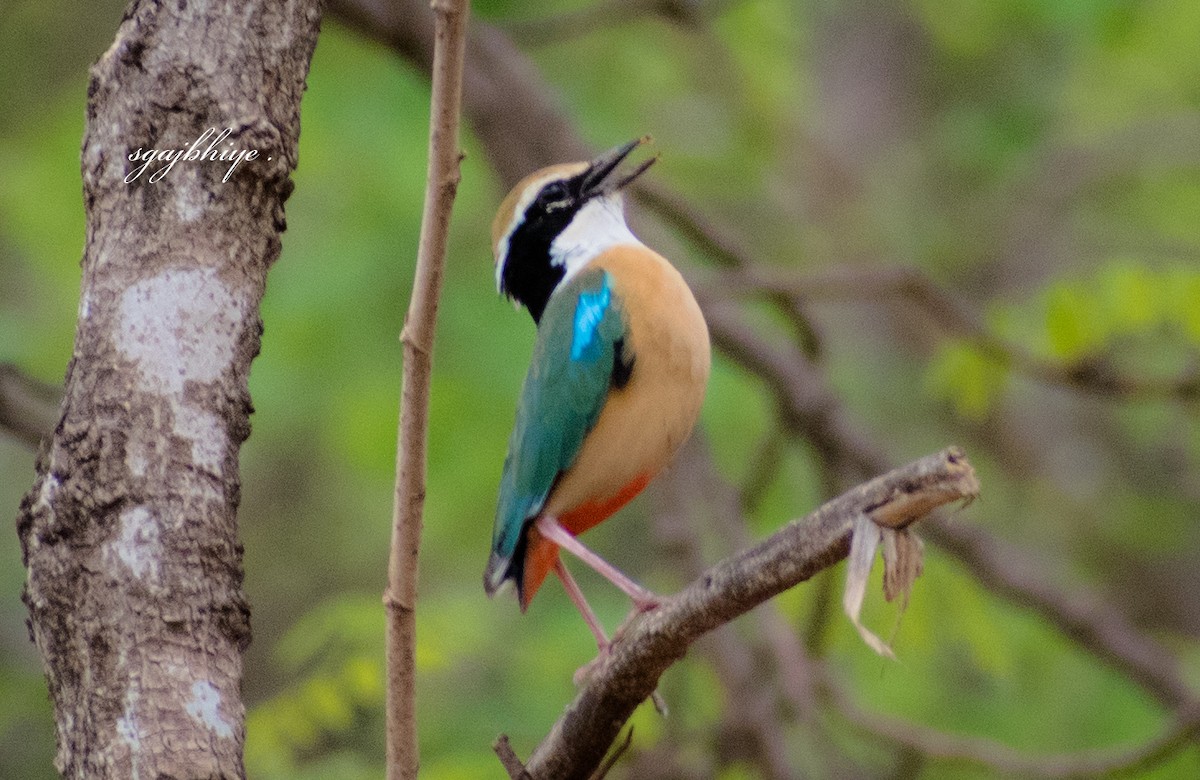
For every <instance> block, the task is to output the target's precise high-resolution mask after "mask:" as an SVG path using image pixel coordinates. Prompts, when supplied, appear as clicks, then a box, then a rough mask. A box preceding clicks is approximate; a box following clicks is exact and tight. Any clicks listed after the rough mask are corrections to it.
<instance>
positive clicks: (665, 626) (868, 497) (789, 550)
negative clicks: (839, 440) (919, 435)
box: [526, 448, 979, 780]
mask: <svg viewBox="0 0 1200 780" xmlns="http://www.w3.org/2000/svg"><path fill="white" fill-rule="evenodd" d="M978 491H979V483H978V481H977V480H976V478H975V473H974V471H973V469H972V468H971V466H970V464H969V463H968V462H967V460H966V458H965V457H964V456H963V454H962V452H961V451H959V450H958V449H956V448H950V449H947V450H944V451H943V452H940V453H937V454H935V455H930V456H927V457H925V458H922V459H920V460H917V461H914V462H913V463H910V464H908V465H907V466H904V467H902V468H900V469H896V470H894V471H892V472H889V473H887V474H884V475H883V476H881V477H877V478H875V479H873V480H871V481H870V482H867V483H864V484H862V485H860V486H858V487H856V488H854V489H852V490H850V491H849V492H847V493H845V494H843V495H842V496H840V497H838V498H836V499H834V500H833V501H830V502H828V503H826V504H825V505H823V506H822V507H821V508H819V509H817V510H816V511H815V512H813V513H812V514H810V515H808V516H807V517H805V518H803V519H801V520H797V521H793V522H792V523H789V524H788V525H787V526H785V527H784V528H782V529H781V530H780V531H778V532H776V533H775V534H774V535H772V536H771V537H769V538H768V539H766V540H765V541H763V542H761V543H760V544H758V545H757V546H755V547H752V548H750V549H747V550H743V551H741V552H739V553H736V554H735V555H733V556H730V557H728V558H726V559H724V560H722V561H721V562H719V563H717V564H716V565H715V566H713V567H711V568H710V569H708V571H707V572H705V573H704V574H703V575H702V576H700V577H699V578H697V579H696V580H695V581H693V582H692V584H690V585H688V586H687V587H686V588H684V589H683V590H682V591H680V592H679V593H677V594H676V595H674V596H671V597H668V598H667V599H665V600H664V601H663V603H662V604H661V605H660V606H659V607H658V608H657V609H655V610H653V611H652V612H648V613H643V614H640V615H636V616H635V617H634V618H633V619H632V620H631V621H630V622H629V623H627V624H626V625H625V626H624V627H623V629H622V630H621V631H620V632H618V633H619V634H620V639H619V640H618V641H617V642H615V643H614V645H613V647H612V651H611V653H610V654H609V655H608V656H606V657H605V658H603V659H602V660H601V662H600V663H599V664H598V666H597V667H596V669H595V671H594V672H593V673H592V676H591V677H590V678H589V679H588V681H587V683H586V684H585V686H584V687H583V688H582V689H581V690H580V692H579V694H578V695H577V696H576V698H575V701H574V702H573V703H572V704H571V705H570V706H569V707H568V708H567V711H566V713H565V714H564V715H563V716H562V718H560V719H559V721H558V722H557V723H556V724H555V725H554V727H553V728H552V729H551V731H550V734H549V735H548V736H547V737H546V739H545V740H544V741H543V742H542V743H541V744H540V745H539V746H538V747H537V749H536V750H535V751H534V753H533V755H532V756H531V757H530V759H529V761H528V762H527V764H526V769H527V770H528V771H529V774H530V775H532V776H533V777H535V778H556V780H557V779H559V778H562V779H563V780H569V779H570V778H580V779H582V778H586V777H588V775H589V774H590V773H591V772H592V771H593V770H594V769H595V767H596V766H597V765H599V763H600V761H601V760H602V759H603V757H604V754H605V752H607V750H608V747H609V745H610V744H612V741H613V740H614V739H615V738H616V737H617V734H618V733H619V731H620V729H621V727H622V725H623V724H624V723H625V721H626V720H627V719H628V718H629V716H630V715H631V714H632V713H633V711H634V709H635V708H636V707H637V706H638V705H639V704H640V703H641V702H643V701H645V700H646V699H647V698H648V697H649V696H650V694H651V693H653V692H654V690H655V688H656V687H657V685H658V680H659V678H660V677H661V676H662V674H663V672H665V671H666V670H667V669H668V668H669V667H670V666H671V665H672V664H674V663H675V662H676V661H678V660H679V659H681V658H682V657H683V656H684V654H685V653H686V652H687V649H688V647H689V646H690V645H691V644H692V642H694V641H695V640H696V639H697V638H699V637H700V636H702V635H704V634H706V633H708V632H709V631H711V630H712V629H714V628H716V627H717V626H720V625H723V624H725V623H728V622H729V621H731V620H733V619H734V618H735V617H738V616H739V615H742V614H744V613H746V612H748V611H749V610H751V609H753V608H754V607H756V606H758V605H759V604H761V603H763V602H764V601H766V600H767V599H770V598H772V597H773V596H776V595H778V594H779V593H782V592H783V591H784V590H787V589H788V588H791V587H793V586H795V585H796V584H798V583H800V582H803V581H804V580H806V579H808V578H809V577H811V576H812V575H814V574H816V573H817V572H818V571H821V570H822V569H825V568H827V567H829V566H832V565H833V564H834V563H837V562H838V561H840V560H841V559H842V558H844V557H845V556H846V554H847V552H848V551H849V548H850V533H851V528H852V526H853V524H854V520H855V518H856V517H858V516H860V515H862V514H864V513H865V514H867V515H868V516H870V517H872V518H876V517H879V518H884V517H886V518H889V522H892V521H893V520H894V519H895V515H896V513H897V512H906V511H907V509H906V508H908V507H912V506H922V507H924V506H934V505H938V504H945V503H951V502H955V501H959V500H962V499H966V498H970V497H973V496H975V495H977V493H978ZM907 519H908V520H909V521H910V522H911V521H915V520H916V519H918V518H917V517H909V518H907Z"/></svg>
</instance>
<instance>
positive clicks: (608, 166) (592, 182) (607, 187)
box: [583, 135, 658, 198]
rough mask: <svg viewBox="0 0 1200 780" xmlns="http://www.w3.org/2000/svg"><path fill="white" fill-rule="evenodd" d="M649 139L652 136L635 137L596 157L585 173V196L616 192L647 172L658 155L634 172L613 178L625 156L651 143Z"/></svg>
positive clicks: (591, 196)
mask: <svg viewBox="0 0 1200 780" xmlns="http://www.w3.org/2000/svg"><path fill="white" fill-rule="evenodd" d="M649 141H650V136H648V135H645V136H642V137H641V138H635V139H634V140H632V141H630V142H629V143H627V144H622V145H621V146H618V147H616V148H615V149H610V150H609V151H607V152H605V153H604V154H602V155H600V156H599V157H597V158H596V159H594V160H592V163H591V165H589V166H588V169H587V170H586V171H584V174H583V197H584V198H593V197H596V196H597V195H606V194H608V193H610V192H616V191H617V190H619V189H621V188H623V187H625V186H627V185H628V184H629V183H630V182H632V181H633V180H634V179H636V178H637V177H639V176H641V175H642V174H643V173H645V172H646V171H647V169H649V168H650V166H651V165H653V164H654V163H655V162H656V161H657V160H658V157H657V156H654V157H651V158H650V159H649V160H646V161H645V162H644V163H642V164H641V165H639V166H638V167H637V168H634V170H633V172H632V173H630V174H629V175H627V176H623V177H619V178H615V179H614V178H612V176H613V174H614V173H615V172H616V170H617V168H618V167H619V166H620V165H621V163H622V162H623V161H624V160H625V158H626V157H628V156H629V154H630V153H631V152H632V151H633V150H634V149H636V148H638V147H639V146H641V145H642V144H644V143H649Z"/></svg>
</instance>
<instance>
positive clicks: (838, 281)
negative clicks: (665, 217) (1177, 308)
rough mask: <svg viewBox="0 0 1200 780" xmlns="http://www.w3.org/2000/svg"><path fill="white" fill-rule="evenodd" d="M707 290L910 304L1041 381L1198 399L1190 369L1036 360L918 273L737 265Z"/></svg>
mask: <svg viewBox="0 0 1200 780" xmlns="http://www.w3.org/2000/svg"><path fill="white" fill-rule="evenodd" d="M723 245H724V244H722V246H723ZM711 288H712V289H713V290H720V291H721V294H722V295H730V294H735V295H736V294H741V295H746V294H757V295H762V296H766V297H768V298H769V299H771V300H779V299H781V298H782V299H784V300H791V301H810V300H813V299H825V300H830V299H833V300H836V299H843V300H844V299H850V300H863V299H870V298H877V299H888V298H890V299H897V300H901V301H904V302H907V303H910V304H911V305H913V306H915V307H916V308H917V309H919V310H920V311H921V312H923V313H924V314H925V315H926V316H928V317H930V318H931V319H932V320H933V321H934V322H935V323H936V324H937V325H938V326H939V327H940V328H942V329H943V330H944V331H945V332H947V333H949V334H952V335H955V336H958V337H959V338H962V339H964V340H966V341H968V342H969V343H970V344H972V345H973V346H974V347H975V348H976V349H978V350H979V351H980V352H982V353H983V354H984V356H986V357H987V358H989V359H991V360H993V361H996V362H997V363H1000V364H1001V365H1004V366H1007V367H1009V368H1011V369H1012V370H1014V371H1017V372H1019V373H1021V374H1024V375H1025V376H1027V377H1029V378H1031V379H1034V380H1036V381H1038V382H1041V383H1043V384H1049V385H1059V386H1062V387H1067V388H1070V389H1072V390H1076V391H1079V392H1082V393H1087V394H1089V395H1094V396H1097V397H1101V398H1114V399H1118V400H1164V399H1177V400H1184V401H1186V400H1192V399H1196V398H1200V374H1198V373H1196V372H1195V371H1192V372H1190V373H1185V374H1183V375H1181V376H1177V377H1154V376H1150V377H1146V376H1138V375H1135V374H1128V373H1125V374H1122V373H1120V372H1119V371H1118V369H1117V368H1116V367H1115V366H1114V365H1113V364H1112V362H1111V361H1110V360H1107V359H1105V357H1104V356H1103V355H1094V356H1089V357H1086V358H1083V359H1080V360H1076V361H1073V362H1068V363H1064V362H1059V361H1054V360H1048V359H1046V358H1043V357H1040V356H1038V355H1036V354H1034V353H1032V352H1030V351H1029V350H1027V349H1025V348H1024V347H1022V346H1021V345H1020V344H1017V343H1015V342H1012V341H1009V340H1007V339H1004V338H1001V337H999V336H997V335H996V334H995V333H993V332H992V331H991V330H990V329H989V328H988V327H987V326H986V325H985V324H984V323H983V322H982V320H980V318H979V317H977V316H975V315H974V314H972V313H971V312H970V310H969V309H968V307H967V306H966V305H965V304H964V303H963V302H962V301H959V300H958V299H956V298H955V297H954V296H953V295H952V294H951V293H950V292H948V291H947V290H945V289H943V288H942V287H939V286H938V285H937V284H936V283H935V282H934V281H933V280H932V279H930V278H929V276H928V275H927V274H925V273H923V272H922V271H920V270H919V269H917V268H904V267H900V268H869V269H859V268H852V267H846V268H839V269H837V270H835V271H827V272H824V273H820V274H805V275H798V274H794V273H781V272H771V271H768V270H767V269H764V268H753V269H751V268H742V269H740V270H738V271H734V272H726V273H723V274H721V275H720V276H719V277H718V278H717V280H716V281H715V282H713V283H712V285H711Z"/></svg>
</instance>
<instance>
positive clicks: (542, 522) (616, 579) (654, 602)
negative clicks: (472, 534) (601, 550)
mask: <svg viewBox="0 0 1200 780" xmlns="http://www.w3.org/2000/svg"><path fill="white" fill-rule="evenodd" d="M537 529H538V533H540V534H541V535H542V536H544V537H546V538H547V539H549V540H550V541H552V542H554V543H555V544H557V545H558V546H559V547H561V548H562V549H564V550H566V551H567V552H569V553H571V554H572V555H574V556H575V557H576V558H578V559H579V560H581V561H583V562H584V563H586V564H587V565H588V566H591V567H592V568H593V569H595V570H596V571H598V572H600V574H601V575H603V576H604V578H605V579H607V580H608V581H609V582H611V583H612V584H613V585H616V586H617V587H618V588H620V589H621V590H622V591H624V592H625V594H626V595H628V596H629V598H631V599H633V606H634V607H636V608H637V609H639V610H641V611H642V612H646V611H649V610H651V609H654V608H655V607H657V606H658V604H659V599H658V596H655V595H654V594H653V593H651V592H650V591H648V590H646V589H645V588H643V587H642V586H641V585H638V584H637V583H636V582H634V581H633V580H631V579H629V578H628V577H626V576H625V575H624V574H622V573H621V572H620V571H618V570H617V569H616V567H614V566H613V565H612V564H611V563H609V562H608V561H606V560H604V559H603V558H601V557H600V556H599V555H596V553H594V552H592V551H591V550H589V549H588V548H587V547H585V546H584V545H583V544H582V543H581V542H580V541H579V540H578V539H576V538H575V537H574V536H573V535H572V534H571V532H570V531H568V530H567V529H565V528H563V527H562V524H560V523H559V522H558V521H557V520H555V519H554V518H553V517H547V516H545V515H543V516H541V517H539V518H538V519H537ZM564 583H565V581H564ZM580 598H582V596H580ZM573 599H574V597H572V600H573Z"/></svg>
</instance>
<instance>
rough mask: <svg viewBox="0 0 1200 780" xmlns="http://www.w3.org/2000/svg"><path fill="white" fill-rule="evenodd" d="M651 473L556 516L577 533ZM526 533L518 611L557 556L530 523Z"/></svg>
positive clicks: (628, 495) (607, 513)
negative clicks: (612, 492) (605, 495)
mask: <svg viewBox="0 0 1200 780" xmlns="http://www.w3.org/2000/svg"><path fill="white" fill-rule="evenodd" d="M653 476H654V475H653V474H639V475H638V476H637V477H635V478H634V479H633V480H632V481H630V482H629V484H627V485H626V486H625V487H623V488H621V489H620V490H618V491H617V492H616V494H615V495H613V496H612V497H611V498H605V499H601V500H599V501H587V502H584V503H583V504H581V505H580V506H577V507H575V508H574V509H572V510H570V511H568V512H564V513H563V516H562V517H559V518H556V519H557V520H558V522H559V523H561V524H562V526H563V528H566V529H567V530H568V531H570V532H571V533H572V534H575V535H576V536H578V535H579V534H581V533H583V532H584V531H586V530H588V529H589V528H592V527H593V526H596V525H599V524H600V523H601V522H603V521H604V520H607V519H608V518H609V517H611V516H612V515H613V513H614V512H616V511H617V510H618V509H620V508H621V507H623V506H625V505H626V504H628V503H629V502H630V501H632V500H633V498H634V496H636V495H637V494H638V493H641V492H642V490H643V489H645V487H646V485H648V484H650V479H651V478H652V477H653ZM526 533H527V534H528V535H529V539H528V541H527V543H526V547H525V566H524V579H523V580H522V582H521V611H522V612H524V611H525V608H526V607H528V606H529V602H530V601H531V600H532V599H533V594H535V593H537V591H538V588H540V587H542V583H543V582H545V580H546V575H548V574H549V573H550V570H551V569H553V568H554V562H555V561H556V560H557V559H558V545H557V544H555V543H554V542H551V541H549V540H548V539H546V538H545V537H543V536H542V535H541V534H540V533H538V530H537V528H536V527H533V526H531V527H530V528H529V530H528V531H526Z"/></svg>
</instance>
